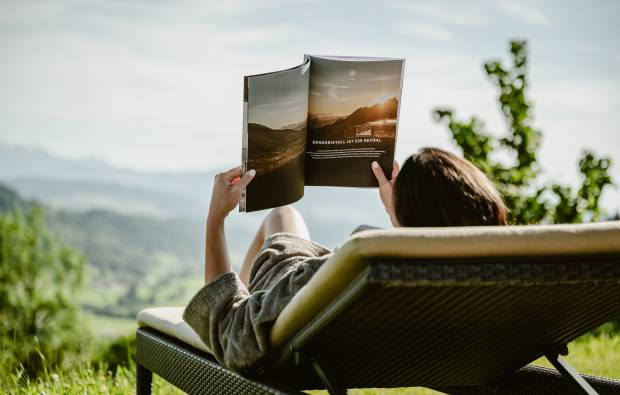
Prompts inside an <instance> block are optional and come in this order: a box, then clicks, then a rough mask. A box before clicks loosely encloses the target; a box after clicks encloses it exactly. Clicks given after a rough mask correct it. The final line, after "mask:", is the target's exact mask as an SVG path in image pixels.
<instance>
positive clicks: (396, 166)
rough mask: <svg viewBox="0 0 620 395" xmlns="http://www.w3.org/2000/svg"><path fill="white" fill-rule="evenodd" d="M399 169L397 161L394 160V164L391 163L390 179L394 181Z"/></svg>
mask: <svg viewBox="0 0 620 395" xmlns="http://www.w3.org/2000/svg"><path fill="white" fill-rule="evenodd" d="M399 171H400V166H399V165H398V162H396V161H394V164H393V165H392V181H394V180H395V179H396V177H398V172H399Z"/></svg>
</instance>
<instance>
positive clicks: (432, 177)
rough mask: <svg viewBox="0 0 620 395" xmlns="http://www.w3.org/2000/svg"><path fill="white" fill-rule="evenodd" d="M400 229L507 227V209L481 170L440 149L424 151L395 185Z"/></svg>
mask: <svg viewBox="0 0 620 395" xmlns="http://www.w3.org/2000/svg"><path fill="white" fill-rule="evenodd" d="M393 196H394V214H395V216H396V219H397V220H398V223H399V225H400V226H468V225H506V213H507V209H506V206H505V204H504V201H503V200H502V198H501V196H500V194H499V192H498V191H497V189H496V188H495V187H494V186H493V184H492V183H491V181H490V180H489V179H488V178H487V176H486V175H484V173H482V171H481V170H480V169H478V168H477V167H476V166H475V165H474V164H473V163H471V162H469V161H468V160H466V159H463V158H460V157H458V156H456V155H454V154H451V153H449V152H447V151H444V150H441V149H438V148H422V149H420V151H418V152H417V153H416V154H414V155H412V156H410V157H409V158H408V159H407V160H406V161H405V163H404V164H403V166H402V169H401V170H400V172H399V173H398V176H397V177H396V181H395V183H394V195H393Z"/></svg>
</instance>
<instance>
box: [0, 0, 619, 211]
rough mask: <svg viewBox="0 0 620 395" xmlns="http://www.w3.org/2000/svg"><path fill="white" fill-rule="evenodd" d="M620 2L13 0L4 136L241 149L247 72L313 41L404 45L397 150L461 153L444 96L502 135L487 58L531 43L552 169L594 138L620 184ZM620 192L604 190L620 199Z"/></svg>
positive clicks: (0, 113)
mask: <svg viewBox="0 0 620 395" xmlns="http://www.w3.org/2000/svg"><path fill="white" fill-rule="evenodd" d="M619 17H620V2H617V1H596V2H594V1H592V2H586V1H531V0H521V1H514V2H513V1H504V0H499V1H490V0H486V1H483V0H473V1H468V2H462V1H436V2H418V1H402V2H401V1H392V2H377V1H376V0H375V1H342V2H334V1H307V0H301V1H295V0H264V1H239V0H229V1H176V2H167V1H155V0H144V1H140V0H134V1H117V0H102V1H96V0H92V1H70V0H65V1H55V0H46V1H32V0H31V1H21V0H20V1H13V0H1V1H0V50H1V54H2V55H1V56H0V141H3V142H8V143H11V144H20V145H36V146H38V147H41V148H43V149H46V150H48V151H50V152H51V153H54V154H58V155H61V156H64V157H68V158H85V157H87V158H101V159H104V160H106V161H108V162H110V163H112V164H114V165H118V166H123V167H129V168H135V169H143V170H171V171H173V170H174V171H176V170H200V169H217V168H227V167H229V166H230V165H231V164H232V165H234V164H235V163H237V162H238V161H239V158H240V150H241V133H242V111H243V105H242V98H243V78H242V77H243V76H244V75H250V74H257V73H264V72H269V71H274V70H279V69H285V68H289V67H292V66H295V65H297V64H300V63H301V62H302V60H303V54H304V53H309V54H330V55H357V56H386V57H395V58H406V59H407V61H406V69H405V73H404V82H403V97H402V103H401V111H400V125H399V141H398V144H397V153H396V155H397V159H399V160H403V159H404V158H405V157H406V156H407V155H409V154H410V153H411V152H413V151H415V150H417V149H418V148H420V147H422V146H438V147H442V148H446V149H450V150H452V151H455V145H454V144H453V143H452V142H451V140H450V137H449V134H448V132H447V130H446V129H445V126H442V125H438V124H436V123H434V121H433V119H432V116H431V113H432V109H433V108H435V107H436V106H450V107H453V108H455V109H456V110H457V115H458V116H460V117H463V118H466V117H469V116H471V115H474V114H475V115H478V116H479V117H480V118H481V119H483V120H484V121H485V122H486V126H487V128H488V130H489V131H490V132H492V133H494V134H497V135H501V134H503V133H505V124H504V121H503V119H502V117H501V115H500V112H499V110H498V107H497V103H496V96H497V92H496V91H495V90H494V88H493V87H492V85H491V84H490V82H489V81H488V80H487V79H486V77H485V76H484V74H483V70H482V63H483V61H485V60H489V59H493V58H499V59H501V60H503V61H506V60H507V55H506V54H507V48H508V42H509V40H510V39H514V38H518V39H526V40H527V41H528V43H529V46H528V49H529V69H530V74H529V81H528V83H529V87H530V89H529V97H530V99H531V100H532V102H533V109H534V116H535V122H534V125H535V126H536V127H538V128H539V129H541V130H542V131H543V133H544V140H543V144H542V148H541V151H540V161H541V164H542V166H543V168H544V169H545V170H546V173H545V177H546V178H547V179H555V180H559V181H562V182H565V183H569V184H570V183H572V184H575V183H576V182H577V174H578V173H577V158H578V156H579V154H580V152H581V151H582V150H583V149H585V148H589V149H593V150H594V151H596V152H597V153H599V154H605V155H608V156H611V157H612V158H613V159H614V160H615V162H616V165H615V167H614V169H613V175H614V177H615V179H616V180H617V182H619V183H620V130H619V126H618V119H617V109H618V108H620V89H619V88H620V75H619V73H618V70H620V50H619V44H618V40H617V38H618V37H620V27H619V26H620V24H618V23H617V21H618V19H619ZM618 202H620V193H619V192H618V189H616V190H615V191H613V192H611V193H608V194H607V195H606V196H604V203H605V204H606V205H607V206H608V207H609V206H615V207H620V203H618Z"/></svg>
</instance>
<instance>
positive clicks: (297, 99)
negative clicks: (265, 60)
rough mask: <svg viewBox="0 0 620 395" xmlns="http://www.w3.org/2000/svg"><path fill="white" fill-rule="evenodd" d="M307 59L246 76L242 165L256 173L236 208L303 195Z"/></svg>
mask: <svg viewBox="0 0 620 395" xmlns="http://www.w3.org/2000/svg"><path fill="white" fill-rule="evenodd" d="M309 76H310V73H309V61H305V62H304V63H303V64H302V65H300V66H297V67H294V68H291V69H288V70H284V71H279V72H275V73H267V74H259V75H253V76H247V77H244V116H243V118H244V121H243V123H244V125H243V148H242V167H243V171H244V172H245V171H246V170H250V169H254V170H256V175H255V176H254V179H253V180H252V182H251V183H250V184H249V185H248V186H247V188H246V190H245V195H244V196H242V199H241V202H240V203H239V210H240V211H248V212H249V211H256V210H261V209H265V208H271V207H278V206H283V205H286V204H290V203H293V202H295V201H297V200H299V199H300V198H301V197H302V196H303V194H304V174H305V171H304V151H305V146H306V134H307V133H306V121H307V116H308V82H309Z"/></svg>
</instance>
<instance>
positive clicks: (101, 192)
mask: <svg viewBox="0 0 620 395" xmlns="http://www.w3.org/2000/svg"><path fill="white" fill-rule="evenodd" d="M251 126H252V127H255V128H258V129H259V130H260V128H263V130H265V131H267V130H271V129H268V128H267V127H266V126H264V125H259V124H251ZM276 133H281V131H276ZM88 163H91V164H92V166H90V167H89V165H88ZM87 170H88V171H93V173H89V172H88V171H87ZM215 174H216V171H204V172H190V173H183V172H179V173H165V172H159V173H151V172H141V171H135V170H128V169H121V168H117V167H114V166H111V165H109V164H106V163H105V162H103V161H99V160H85V161H83V160H73V159H65V158H61V157H58V156H55V155H52V154H49V153H47V152H46V151H43V150H40V149H37V148H29V147H21V146H11V145H7V144H0V184H1V183H4V184H5V185H8V186H9V187H10V188H11V189H13V190H15V191H17V192H18V193H19V194H20V195H21V196H22V197H23V198H25V199H35V200H37V201H40V202H42V203H43V204H45V205H47V206H49V207H52V208H55V209H56V210H55V211H63V212H65V213H67V214H69V213H73V214H76V215H79V214H80V213H87V212H90V211H95V212H109V213H112V214H116V215H119V216H121V217H124V218H126V217H131V218H133V219H135V220H137V219H138V218H144V219H146V218H150V219H153V220H158V221H161V222H162V223H166V221H168V220H173V219H174V218H178V219H179V220H181V219H185V220H188V221H189V222H195V223H204V220H205V219H206V215H207V212H208V205H209V200H210V196H211V189H212V185H213V184H212V182H213V178H214V175H215ZM352 201H355V202H356V203H355V204H350V202H352ZM325 202H329V204H325ZM295 207H297V208H298V209H299V210H300V211H301V213H302V214H303V215H304V217H305V218H306V221H307V223H308V226H309V227H310V230H311V232H312V236H313V238H314V239H315V240H317V241H319V242H320V243H323V244H325V245H327V246H330V247H334V246H336V245H338V244H339V243H341V242H342V240H343V239H344V238H345V237H346V236H347V235H348V234H349V232H350V231H351V230H352V229H353V228H355V227H356V226H357V225H358V224H359V223H360V222H363V223H368V224H373V225H377V226H385V225H387V222H386V217H385V214H384V212H383V208H382V207H381V205H380V202H379V200H378V197H377V191H376V190H373V189H358V188H320V187H308V188H306V192H305V196H304V198H302V199H301V200H300V201H299V202H297V203H295ZM266 213H267V211H259V212H256V213H246V214H239V213H232V214H231V215H230V216H229V219H228V221H227V224H226V225H227V227H226V230H227V236H228V242H229V246H230V249H231V255H232V258H233V262H234V264H235V265H237V264H240V261H241V260H242V259H243V256H244V254H245V251H246V248H247V246H248V245H249V243H250V241H251V240H252V238H253V237H254V234H255V232H256V229H258V226H259V225H260V222H261V220H262V218H263V217H264V216H265V214H266ZM202 233H203V230H202V229H200V230H199V236H200V237H203V236H204V235H203V234H202ZM127 264H128V265H129V264H131V263H130V262H128V263H127Z"/></svg>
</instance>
